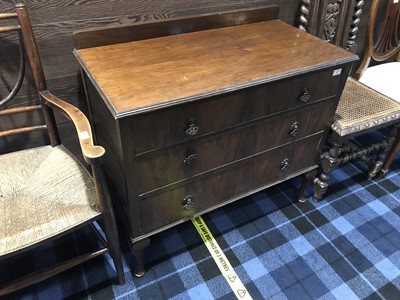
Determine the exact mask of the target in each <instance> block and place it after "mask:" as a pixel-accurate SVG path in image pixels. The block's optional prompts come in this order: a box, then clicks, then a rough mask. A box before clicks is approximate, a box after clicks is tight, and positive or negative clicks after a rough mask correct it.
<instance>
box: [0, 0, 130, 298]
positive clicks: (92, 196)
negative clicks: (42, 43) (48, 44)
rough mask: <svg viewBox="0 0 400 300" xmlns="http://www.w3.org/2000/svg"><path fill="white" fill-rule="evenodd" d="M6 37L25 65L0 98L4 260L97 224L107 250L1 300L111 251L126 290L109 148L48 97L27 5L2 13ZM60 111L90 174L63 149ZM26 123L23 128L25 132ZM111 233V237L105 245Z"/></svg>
mask: <svg viewBox="0 0 400 300" xmlns="http://www.w3.org/2000/svg"><path fill="white" fill-rule="evenodd" d="M5 24H6V25H5ZM0 34H1V35H2V36H3V37H6V38H9V39H10V40H11V41H18V42H19V43H18V44H19V49H20V55H19V59H17V64H18V60H19V64H20V65H19V67H18V66H17V70H19V73H18V75H17V76H15V77H16V78H17V79H16V80H14V81H13V82H12V83H14V82H16V83H15V84H10V80H9V79H8V80H7V79H6V78H7V73H4V72H3V73H2V74H1V76H0V88H1V91H2V94H3V95H4V94H5V96H1V98H0V99H1V100H0V142H1V147H0V150H1V154H0V260H2V261H3V260H7V259H11V258H12V259H14V258H15V256H16V255H17V254H21V253H23V252H27V251H29V250H32V249H33V248H34V247H36V246H39V245H42V244H44V243H45V242H48V241H50V240H54V239H56V238H59V237H61V236H64V235H65V234H66V233H70V232H72V231H75V230H77V229H78V228H82V227H83V226H89V225H94V224H93V223H94V222H95V221H100V220H101V222H102V223H101V227H102V231H103V232H100V233H94V234H95V235H96V236H97V237H99V247H98V248H97V249H95V250H94V251H91V252H89V253H85V254H79V256H78V257H73V258H70V259H68V260H66V261H61V262H57V264H56V265H50V266H48V267H46V268H44V269H40V270H35V271H34V272H33V273H29V274H27V275H23V276H22V277H20V278H17V279H13V280H9V281H8V282H5V283H2V284H1V285H0V296H2V295H5V294H8V293H11V292H13V291H16V290H19V289H21V288H24V287H26V286H28V285H31V284H35V283H37V282H39V281H41V280H44V279H47V278H48V277H50V276H53V275H55V274H57V273H59V272H61V271H64V270H66V269H68V268H71V267H73V266H76V265H78V264H80V263H82V262H84V261H87V260H89V259H91V258H94V257H97V256H99V255H102V254H104V253H108V252H109V253H110V255H111V257H112V259H113V262H114V265H115V269H116V273H117V278H118V282H119V283H124V280H125V279H124V273H123V269H122V258H121V250H120V245H119V238H118V230H117V226H116V221H115V217H114V212H113V207H112V205H111V201H110V196H109V192H108V188H107V186H106V184H105V179H104V175H103V172H102V160H103V157H104V154H105V149H104V148H103V147H101V146H97V145H94V144H93V139H92V132H91V128H90V125H89V122H88V120H87V118H86V117H85V115H84V114H83V113H82V112H81V111H80V110H79V109H78V108H76V107H75V106H73V105H71V104H69V103H67V102H65V101H63V100H61V99H59V98H57V97H56V96H54V95H53V94H52V93H51V92H50V91H48V90H47V87H46V81H45V79H44V73H43V70H42V66H41V62H40V57H39V54H38V50H37V46H36V43H35V39H34V36H33V31H32V28H31V25H30V22H29V17H28V13H27V9H26V7H25V6H24V5H23V4H17V5H16V6H15V10H14V11H13V12H10V13H0ZM10 37H11V38H10ZM12 37H14V39H12ZM15 37H16V38H15ZM2 45H3V44H2ZM25 56H26V57H27V58H28V61H29V65H30V69H31V71H32V74H33V77H34V81H35V86H36V88H37V93H35V96H36V97H34V98H36V99H33V100H32V102H30V103H28V105H27V101H28V100H21V99H24V98H23V97H16V95H17V93H18V91H19V90H20V89H21V86H22V81H23V78H24V77H28V76H25V60H26V58H25ZM0 67H1V66H0ZM4 91H7V93H4ZM37 95H38V97H37ZM29 101H30V100H29ZM53 111H55V112H59V113H61V114H62V115H64V116H65V117H66V119H67V120H68V119H69V120H70V121H72V124H73V127H74V128H75V130H76V132H77V140H79V146H80V149H81V152H82V157H83V158H84V160H85V161H86V162H87V163H88V166H90V167H89V169H90V171H91V172H90V173H89V171H88V170H87V169H86V167H84V165H83V164H82V163H81V162H80V161H79V160H78V159H77V158H76V157H75V156H74V155H72V154H71V153H70V152H69V151H68V150H67V149H66V147H65V146H64V145H62V144H61V141H60V135H59V133H58V131H57V123H56V122H55V119H56V118H55V114H54V113H53ZM28 121H29V122H30V121H32V124H28ZM21 124H22V125H23V126H21V127H19V126H18V125H21ZM14 125H15V126H14ZM17 126H18V127H17ZM37 133H38V134H37ZM35 134H36V135H35ZM34 136H44V137H45V139H44V141H49V143H44V144H43V145H36V144H35V147H33V148H30V146H31V145H32V144H33V142H32V140H33V137H34ZM14 142H15V143H16V142H18V147H14V146H13V143H14ZM26 144H29V145H26ZM11 150H12V151H11ZM95 225H96V226H93V227H96V228H99V224H95ZM103 233H104V234H105V237H106V238H102V236H103ZM3 271H4V270H2V271H1V272H3ZM3 275H4V274H3Z"/></svg>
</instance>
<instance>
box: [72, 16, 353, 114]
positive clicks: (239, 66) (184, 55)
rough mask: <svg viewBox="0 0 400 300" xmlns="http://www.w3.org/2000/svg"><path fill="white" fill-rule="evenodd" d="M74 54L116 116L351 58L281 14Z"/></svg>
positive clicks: (246, 85) (269, 79) (350, 59)
mask: <svg viewBox="0 0 400 300" xmlns="http://www.w3.org/2000/svg"><path fill="white" fill-rule="evenodd" d="M277 45H279V46H277ZM77 57H78V59H79V60H80V62H81V65H82V67H83V68H84V69H85V70H86V71H87V73H88V74H91V76H92V78H93V79H94V81H95V82H96V84H97V85H98V88H99V90H100V91H101V93H102V94H103V95H104V97H105V98H106V99H107V101H108V102H109V104H110V110H111V111H112V113H113V114H114V116H115V117H119V116H123V115H126V114H135V113H139V112H143V111H148V110H153V109H156V108H159V107H165V106H170V105H172V104H177V103H181V102H183V101H188V100H195V99H199V98H201V97H204V96H211V94H210V93H212V94H218V93H223V92H227V91H229V90H231V89H232V88H235V89H237V88H238V86H239V88H245V87H249V86H253V85H256V84H260V83H265V82H268V81H273V80H276V79H278V78H281V77H287V76H289V75H296V74H288V72H290V71H291V70H298V72H300V73H299V74H301V72H303V73H305V72H309V71H313V70H317V69H318V68H320V67H322V66H326V64H328V63H329V64H330V63H331V62H332V61H341V62H342V63H344V62H347V61H352V60H355V56H354V55H353V54H351V53H349V52H347V51H345V50H343V49H340V48H338V47H334V46H332V45H330V44H328V43H326V44H321V43H320V41H319V40H318V39H317V38H316V37H314V36H311V35H309V34H307V33H304V32H302V31H299V30H297V29H295V28H293V27H292V26H290V25H288V24H286V23H284V22H281V21H279V20H273V21H267V22H259V23H254V24H248V25H240V26H235V27H227V28H221V29H213V30H206V31H200V32H194V33H187V34H181V35H178V36H167V37H162V38H157V39H151V40H144V41H137V42H130V43H122V44H116V45H111V46H103V47H96V48H88V49H81V50H77ZM282 60H285V61H286V62H287V64H285V65H284V66H283V65H282V63H281V61H282ZM243 66H246V68H244V67H243ZM282 66H283V67H282ZM227 70H228V71H227ZM209 78H217V80H213V81H210V80H209Z"/></svg>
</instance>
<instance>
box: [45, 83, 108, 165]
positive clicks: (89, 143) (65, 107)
mask: <svg viewBox="0 0 400 300" xmlns="http://www.w3.org/2000/svg"><path fill="white" fill-rule="evenodd" d="M39 94H40V95H41V97H42V98H43V99H44V101H45V104H46V105H47V106H49V107H51V108H53V109H56V110H58V111H60V112H61V113H63V115H65V116H66V117H67V118H68V119H70V120H71V121H72V122H73V123H74V125H75V129H76V131H77V133H78V138H79V144H80V146H81V149H82V154H83V157H84V159H85V161H86V162H87V163H89V164H91V165H94V164H99V163H102V160H101V159H100V158H101V157H103V155H104V154H105V152H106V151H105V149H104V148H103V147H102V146H95V145H94V144H93V135H92V129H91V127H90V123H89V121H88V119H87V118H86V116H85V115H84V114H83V112H81V111H80V110H79V109H78V108H77V107H75V106H73V105H72V104H69V103H67V102H65V101H64V100H61V99H60V98H58V97H56V96H54V95H53V94H52V93H51V92H50V91H47V90H45V91H41V92H39Z"/></svg>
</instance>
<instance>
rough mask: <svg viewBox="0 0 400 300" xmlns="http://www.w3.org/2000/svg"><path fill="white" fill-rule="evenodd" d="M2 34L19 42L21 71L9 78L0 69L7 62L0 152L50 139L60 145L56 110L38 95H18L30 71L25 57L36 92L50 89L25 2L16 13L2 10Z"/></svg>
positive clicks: (1, 83) (0, 94)
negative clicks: (26, 98) (33, 97)
mask: <svg viewBox="0 0 400 300" xmlns="http://www.w3.org/2000/svg"><path fill="white" fill-rule="evenodd" d="M10 24H11V25H10ZM0 37H1V38H2V40H3V41H4V40H6V41H12V42H16V43H17V44H18V45H19V67H16V68H15V66H14V68H13V70H14V69H15V70H16V71H17V73H18V74H16V76H15V78H13V79H10V78H6V77H5V75H3V74H2V70H1V68H2V67H5V66H6V65H7V64H5V63H4V64H3V63H1V65H0V154H1V153H6V152H11V151H15V150H20V149H25V148H29V147H32V146H38V145H42V144H43V143H49V142H50V143H51V144H52V145H53V146H54V145H57V144H59V143H60V139H59V135H58V132H57V127H56V123H55V118H54V115H53V111H52V110H51V109H50V108H49V107H48V106H46V105H45V103H44V101H43V100H42V99H41V98H40V96H39V94H37V97H35V99H32V100H31V101H29V102H28V103H27V101H26V100H25V99H23V98H21V97H17V95H18V92H19V91H20V89H21V86H22V84H23V80H24V78H25V77H26V73H28V72H25V65H26V58H27V60H28V63H29V66H30V71H31V74H32V75H33V79H34V83H35V88H36V90H37V92H38V91H44V90H46V89H47V87H46V81H45V77H44V73H43V69H42V65H41V62H40V57H39V53H38V49H37V46H36V42H35V38H34V36H33V32H32V27H31V25H30V21H29V16H28V13H27V9H26V7H25V6H24V5H23V4H18V5H16V6H15V11H14V12H10V13H0ZM2 43H3V42H2ZM2 60H3V59H2ZM4 61H7V58H6V59H5V60H4ZM11 61H13V60H11ZM16 63H17V64H18V61H17V62H16ZM9 71H10V70H7V72H6V73H7V74H8V73H10V72H9ZM11 80H12V81H13V82H11ZM22 99H23V100H22Z"/></svg>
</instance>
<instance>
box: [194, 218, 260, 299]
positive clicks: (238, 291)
mask: <svg viewBox="0 0 400 300" xmlns="http://www.w3.org/2000/svg"><path fill="white" fill-rule="evenodd" d="M192 222H193V224H194V226H195V227H196V229H197V232H198V233H199V234H200V236H201V238H202V239H203V241H204V244H205V245H206V247H207V249H208V251H209V252H210V254H211V256H212V258H213V259H214V261H215V263H216V264H217V266H218V268H219V270H220V271H221V273H222V275H223V276H224V277H225V279H226V281H227V282H228V283H229V285H230V287H231V289H232V291H233V292H234V293H235V295H236V297H237V298H238V299H248V300H250V299H253V298H251V296H250V294H249V292H248V291H247V289H246V287H245V286H244V284H243V283H242V281H241V280H240V278H239V276H238V275H237V274H236V272H235V270H234V269H233V267H232V265H231V264H230V262H229V261H228V259H227V258H226V256H225V254H224V252H223V251H222V250H221V248H220V247H219V245H218V243H217V241H216V240H215V239H214V236H213V235H212V233H211V232H210V230H209V229H208V227H207V225H206V223H204V220H203V218H202V217H201V216H198V217H196V218H194V219H192Z"/></svg>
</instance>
